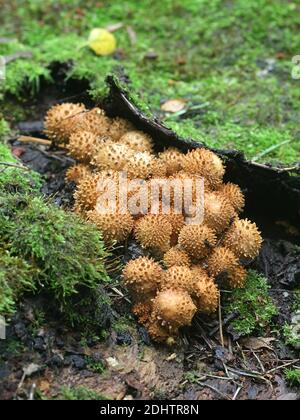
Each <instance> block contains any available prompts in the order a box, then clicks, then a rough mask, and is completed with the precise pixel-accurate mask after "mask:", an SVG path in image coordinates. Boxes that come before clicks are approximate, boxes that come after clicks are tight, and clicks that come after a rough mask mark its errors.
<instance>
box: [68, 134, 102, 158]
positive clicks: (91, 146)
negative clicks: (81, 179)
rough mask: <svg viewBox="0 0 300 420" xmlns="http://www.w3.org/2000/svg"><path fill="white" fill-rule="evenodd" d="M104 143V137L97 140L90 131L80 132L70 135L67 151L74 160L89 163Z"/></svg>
mask: <svg viewBox="0 0 300 420" xmlns="http://www.w3.org/2000/svg"><path fill="white" fill-rule="evenodd" d="M105 141H107V138H106V137H101V138H99V137H98V136H96V134H93V133H91V132H90V131H83V130H80V131H76V132H74V133H72V134H71V136H70V141H69V143H68V144H67V150H68V151H69V154H70V155H71V156H72V157H73V158H74V159H76V160H79V161H80V162H84V163H89V162H90V161H91V159H92V157H93V156H94V154H95V153H97V151H98V150H99V148H100V147H101V145H102V144H103V143H104V142H105Z"/></svg>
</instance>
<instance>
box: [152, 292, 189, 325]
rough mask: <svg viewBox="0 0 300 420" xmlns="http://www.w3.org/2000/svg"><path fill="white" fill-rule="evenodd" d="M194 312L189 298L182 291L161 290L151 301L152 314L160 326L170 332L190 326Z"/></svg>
mask: <svg viewBox="0 0 300 420" xmlns="http://www.w3.org/2000/svg"><path fill="white" fill-rule="evenodd" d="M196 311H197V308H196V306H195V304H194V303H193V301H192V299H191V297H190V296H189V294H188V293H187V292H185V291H183V290H176V289H166V290H162V291H160V292H158V294H157V296H156V298H155V299H154V301H153V314H154V315H155V316H156V318H157V320H158V321H159V322H160V323H161V325H162V326H167V327H169V328H170V331H172V329H173V328H175V329H177V328H179V327H182V326H184V325H190V324H191V322H192V319H193V317H194V315H195V313H196Z"/></svg>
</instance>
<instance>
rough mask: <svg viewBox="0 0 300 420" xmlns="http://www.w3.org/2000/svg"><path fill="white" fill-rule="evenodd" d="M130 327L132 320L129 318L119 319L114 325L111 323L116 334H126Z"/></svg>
mask: <svg viewBox="0 0 300 420" xmlns="http://www.w3.org/2000/svg"><path fill="white" fill-rule="evenodd" d="M131 326H132V320H131V319H130V318H129V317H125V316H123V317H119V318H118V319H117V320H116V321H115V322H114V323H113V326H112V328H113V330H114V331H116V332H117V333H122V332H127V331H128V330H129V328H130V327H131Z"/></svg>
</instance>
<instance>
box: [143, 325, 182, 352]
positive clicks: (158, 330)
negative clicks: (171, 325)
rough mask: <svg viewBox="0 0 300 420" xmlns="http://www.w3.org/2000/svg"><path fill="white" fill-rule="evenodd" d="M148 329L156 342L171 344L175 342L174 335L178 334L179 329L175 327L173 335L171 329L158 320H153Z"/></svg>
mask: <svg viewBox="0 0 300 420" xmlns="http://www.w3.org/2000/svg"><path fill="white" fill-rule="evenodd" d="M147 329H148V332H149V335H150V337H151V338H152V340H153V341H155V342H156V343H165V344H167V345H169V346H171V345H173V344H174V343H175V339H174V336H176V335H177V334H178V331H177V330H176V329H173V330H172V335H171V334H170V331H169V329H168V328H166V327H163V326H162V325H161V324H160V323H159V322H158V321H157V320H151V321H150V322H149V325H148V328H147Z"/></svg>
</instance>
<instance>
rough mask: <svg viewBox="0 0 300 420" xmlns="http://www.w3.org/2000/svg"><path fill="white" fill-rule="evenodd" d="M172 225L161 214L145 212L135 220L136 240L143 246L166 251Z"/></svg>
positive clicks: (168, 246) (168, 245)
mask: <svg viewBox="0 0 300 420" xmlns="http://www.w3.org/2000/svg"><path fill="white" fill-rule="evenodd" d="M171 235H172V226H171V224H170V223H169V222H168V220H167V219H166V217H165V216H163V215H154V214H147V215H146V216H144V217H142V218H141V219H139V220H137V222H136V226H135V237H136V240H137V241H138V242H139V243H140V244H141V245H142V247H144V248H150V249H152V250H155V251H159V252H163V253H164V252H166V251H168V249H169V248H170V240H171Z"/></svg>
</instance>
